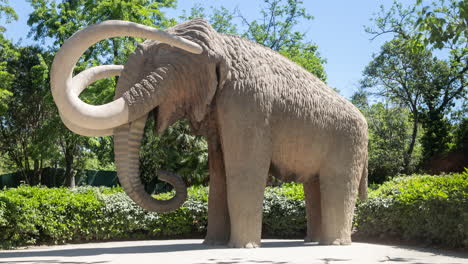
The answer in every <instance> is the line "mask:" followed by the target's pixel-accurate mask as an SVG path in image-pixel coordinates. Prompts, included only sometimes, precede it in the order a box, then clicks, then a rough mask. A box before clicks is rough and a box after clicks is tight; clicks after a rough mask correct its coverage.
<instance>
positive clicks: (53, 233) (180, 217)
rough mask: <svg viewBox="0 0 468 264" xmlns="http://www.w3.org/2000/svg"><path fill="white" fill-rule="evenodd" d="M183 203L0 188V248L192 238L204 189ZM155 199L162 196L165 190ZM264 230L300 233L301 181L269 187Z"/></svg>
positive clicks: (200, 226) (202, 221) (112, 193)
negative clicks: (155, 205) (160, 207)
mask: <svg viewBox="0 0 468 264" xmlns="http://www.w3.org/2000/svg"><path fill="white" fill-rule="evenodd" d="M188 193H189V196H188V200H187V201H186V202H185V204H184V205H183V206H182V207H181V208H179V209H178V210H176V211H174V212H170V213H166V214H158V213H150V212H147V211H145V210H143V209H142V208H140V207H139V206H138V205H136V204H135V203H134V202H133V201H131V200H130V198H128V196H127V195H126V194H125V193H124V192H123V191H122V189H121V188H120V187H113V188H107V187H77V188H74V189H66V188H45V187H29V186H20V187H19V188H16V189H4V190H3V191H0V248H12V247H17V246H23V245H34V244H43V243H47V244H58V243H65V242H69V241H83V240H108V239H129V238H133V239H150V238H161V237H172V238H173V237H193V236H197V237H199V236H201V235H202V234H203V233H204V232H206V227H207V217H208V212H207V211H208V188H207V187H198V186H193V187H190V188H189V190H188ZM157 197H158V198H163V199H167V198H169V197H170V194H161V195H158V196H157ZM263 229H264V232H265V234H266V235H267V236H276V237H278V236H279V237H297V236H303V234H304V232H305V208H304V193H303V190H302V185H298V184H287V185H285V186H284V187H283V188H268V189H267V191H266V193H265V202H264V223H263Z"/></svg>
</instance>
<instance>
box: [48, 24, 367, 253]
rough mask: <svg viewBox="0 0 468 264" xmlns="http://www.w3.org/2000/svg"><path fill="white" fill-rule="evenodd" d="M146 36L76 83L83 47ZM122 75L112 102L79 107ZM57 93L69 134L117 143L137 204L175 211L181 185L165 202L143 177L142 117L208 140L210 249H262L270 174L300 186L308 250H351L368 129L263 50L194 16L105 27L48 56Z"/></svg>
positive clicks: (124, 181) (335, 98) (351, 110)
mask: <svg viewBox="0 0 468 264" xmlns="http://www.w3.org/2000/svg"><path fill="white" fill-rule="evenodd" d="M119 36H132V37H140V38H145V39H147V40H146V41H145V42H144V43H142V44H140V45H138V47H137V49H136V50H135V52H134V53H133V54H132V55H131V56H130V57H129V59H128V62H127V63H126V64H125V65H124V66H117V65H108V66H97V67H94V68H91V69H88V70H85V71H83V72H81V73H80V74H78V75H76V76H73V69H74V67H75V64H76V62H77V61H78V59H79V58H80V56H81V55H82V54H83V53H84V51H85V50H86V49H88V47H90V46H91V45H93V44H94V43H96V42H98V41H100V40H103V39H105V38H111V37H119ZM116 75H120V78H119V81H118V84H117V89H116V94H115V98H114V101H112V102H110V103H107V104H104V105H99V106H97V105H90V104H87V103H85V102H83V101H81V100H80V99H79V95H80V93H81V92H82V91H83V90H84V89H85V88H86V87H87V86H88V85H89V84H91V83H92V82H94V81H96V80H99V79H101V78H106V77H110V76H116ZM51 87H52V94H53V97H54V100H55V103H56V104H57V107H58V109H59V112H60V116H61V118H62V120H63V122H64V123H65V125H66V126H67V127H68V128H69V129H70V130H72V131H74V132H75V133H78V134H81V135H85V136H109V135H114V148H115V162H116V167H117V173H118V177H119V180H120V183H121V185H122V187H123V189H124V190H125V192H126V193H127V194H128V195H129V196H130V198H131V199H132V200H133V201H135V202H136V203H137V204H139V205H140V206H141V207H143V208H145V209H147V210H151V211H157V212H166V211H170V210H174V209H176V208H178V207H179V206H180V205H181V204H182V203H183V202H184V200H185V197H186V187H185V185H184V183H183V181H181V179H180V177H178V176H177V175H175V174H171V173H164V174H163V175H162V176H163V177H162V178H163V180H165V181H167V182H169V183H170V184H172V185H173V186H174V188H175V189H176V195H175V196H174V197H173V198H172V199H171V200H168V201H159V200H156V199H154V198H153V197H152V196H150V195H149V194H147V193H146V192H145V190H144V188H143V185H142V183H141V182H140V179H139V147H140V144H141V139H142V136H143V131H144V126H145V122H146V119H147V118H148V116H149V115H151V116H154V118H155V119H156V129H157V131H158V132H160V133H161V132H162V131H164V130H165V129H166V128H167V127H168V126H170V125H171V124H173V123H174V122H175V121H177V120H180V119H185V120H188V121H189V123H190V125H191V127H192V131H193V132H194V133H196V134H198V135H203V136H204V137H205V138H206V139H207V141H208V155H209V174H210V191H209V201H208V231H207V235H206V238H205V243H208V244H229V246H231V247H248V248H250V247H258V246H259V245H260V238H261V229H262V202H263V197H264V190H265V186H266V182H267V177H268V174H271V175H274V176H276V177H279V178H283V179H288V180H294V181H298V182H301V183H303V184H304V191H305V197H306V209H307V236H306V241H318V242H319V243H321V244H335V245H339V244H349V243H351V225H352V217H353V209H354V205H355V202H356V198H357V196H358V192H359V194H360V198H365V195H366V190H367V123H366V120H365V119H364V117H363V115H362V114H361V113H360V112H359V110H358V109H357V108H356V107H354V106H353V105H352V104H351V103H350V102H349V101H347V100H346V99H344V98H342V97H341V96H340V95H338V94H337V93H335V92H334V91H333V90H332V89H331V88H329V87H327V86H326V85H325V84H324V83H323V82H322V81H320V80H319V79H318V78H317V77H315V76H314V75H312V74H311V73H309V72H307V71H306V70H304V69H303V68H301V67H300V66H298V65H296V64H295V63H293V62H291V61H289V60H288V59H286V58H285V57H283V56H282V55H280V54H279V53H276V52H274V51H272V50H270V49H268V48H265V47H263V46H261V45H259V44H256V43H253V42H251V41H249V40H246V39H244V38H241V37H237V36H232V35H225V34H220V33H218V32H216V31H215V30H214V29H213V28H212V27H211V26H210V25H209V24H208V23H207V22H206V21H205V20H203V19H194V20H190V21H187V22H184V23H181V24H179V25H176V26H174V27H172V28H169V29H167V30H165V31H161V30H157V29H155V28H152V27H148V26H143V25H139V24H136V23H132V22H126V21H105V22H103V23H100V24H96V25H92V26H89V27H88V28H85V29H83V30H81V31H79V32H77V33H75V34H74V35H73V36H72V37H71V38H70V39H68V40H67V41H66V42H65V43H64V44H63V46H62V47H61V48H60V50H59V51H58V53H57V54H56V56H55V59H54V62H53V65H52V71H51Z"/></svg>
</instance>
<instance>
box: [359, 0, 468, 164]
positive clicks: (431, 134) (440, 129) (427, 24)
mask: <svg viewBox="0 0 468 264" xmlns="http://www.w3.org/2000/svg"><path fill="white" fill-rule="evenodd" d="M418 2H419V4H416V5H415V6H412V7H410V8H404V7H403V6H402V5H401V4H400V3H398V2H394V4H393V6H392V7H391V8H390V9H389V10H385V9H384V8H382V10H381V13H380V14H379V15H377V17H376V18H374V23H375V27H374V28H367V29H366V31H367V32H368V33H370V34H372V35H373V38H375V37H378V36H380V35H382V34H388V33H391V34H393V35H394V39H393V40H392V41H390V42H389V43H386V44H385V45H384V47H383V48H382V50H381V52H380V55H379V56H377V57H375V59H374V62H371V63H370V64H369V66H368V68H369V69H366V72H365V76H366V77H365V78H368V77H372V76H373V77H372V78H380V80H381V84H382V83H383V81H384V80H387V83H388V81H389V80H390V79H391V80H392V83H390V86H391V87H392V89H391V90H392V91H393V92H392V94H391V95H389V94H388V93H387V94H386V95H384V96H390V98H391V99H392V100H398V101H399V102H401V103H404V104H406V105H407V106H408V107H409V108H410V110H411V112H412V114H413V119H414V123H416V121H418V122H422V124H423V126H424V128H425V133H424V137H423V139H422V140H423V146H424V156H425V157H426V160H427V159H428V158H429V157H431V156H434V155H437V154H440V153H443V152H445V151H447V150H448V142H449V140H450V137H449V130H450V126H448V125H447V124H448V123H447V120H446V118H445V116H446V115H447V114H448V113H449V112H450V111H451V109H452V107H453V105H454V103H455V102H456V101H457V100H458V99H460V98H463V97H464V96H465V95H466V94H467V88H466V81H465V78H466V73H467V70H468V53H467V52H468V48H467V47H468V46H467V41H466V27H463V25H464V24H466V16H465V15H464V14H465V12H466V8H465V7H466V1H458V2H457V1H453V0H452V1H450V2H449V3H448V4H446V2H445V1H442V0H440V1H436V2H435V3H434V5H433V7H426V6H421V5H422V4H421V1H418ZM434 48H442V49H444V50H445V52H446V53H447V54H448V58H447V59H439V58H437V57H435V56H434V55H433V54H432V52H431V50H432V49H434ZM398 54H399V55H398ZM379 59H380V61H377V60H379ZM387 59H388V60H389V62H386V61H384V60H387ZM392 59H393V60H392ZM409 62H411V63H412V65H414V66H411V67H410V68H408V67H407V66H408V65H409V64H408V63H409ZM400 63H401V64H400ZM386 64H387V65H386ZM377 65H380V66H377ZM416 66H417V68H419V70H416ZM379 67H380V68H379ZM372 68H374V70H372ZM384 68H385V69H386V71H382V70H383V69H384ZM408 70H410V71H408ZM379 71H381V72H379ZM391 71H394V72H391ZM416 72H417V74H415V73H416ZM402 73H404V74H405V75H402ZM406 74H408V75H406ZM379 75H380V77H378V76H379ZM395 77H398V78H399V79H394V78H395ZM395 82H396V83H398V84H399V86H398V85H397V86H395V85H394V84H395ZM405 83H407V84H406V86H405V87H404V86H403V84H405ZM409 85H411V86H409ZM367 86H372V85H367ZM393 88H396V89H393ZM415 115H417V116H415ZM416 127H417V126H416V124H415V125H414V128H416ZM416 132H417V131H416ZM408 154H409V152H408ZM408 156H409V155H408Z"/></svg>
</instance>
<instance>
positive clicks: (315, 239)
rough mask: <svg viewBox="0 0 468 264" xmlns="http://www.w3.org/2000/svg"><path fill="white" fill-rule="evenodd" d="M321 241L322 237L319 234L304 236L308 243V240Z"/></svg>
mask: <svg viewBox="0 0 468 264" xmlns="http://www.w3.org/2000/svg"><path fill="white" fill-rule="evenodd" d="M319 241H320V237H318V236H306V237H305V238H304V242H306V243H308V242H319Z"/></svg>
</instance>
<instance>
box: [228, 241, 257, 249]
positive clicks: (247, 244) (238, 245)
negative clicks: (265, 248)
mask: <svg viewBox="0 0 468 264" xmlns="http://www.w3.org/2000/svg"><path fill="white" fill-rule="evenodd" d="M228 247H231V248H258V247H260V243H257V242H252V241H249V242H242V241H233V240H231V241H229V243H228Z"/></svg>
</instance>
